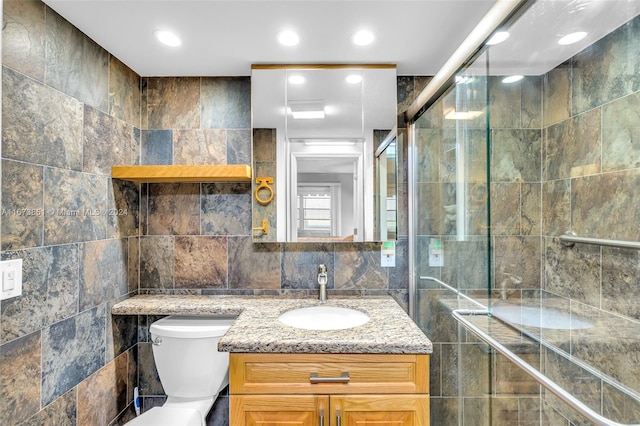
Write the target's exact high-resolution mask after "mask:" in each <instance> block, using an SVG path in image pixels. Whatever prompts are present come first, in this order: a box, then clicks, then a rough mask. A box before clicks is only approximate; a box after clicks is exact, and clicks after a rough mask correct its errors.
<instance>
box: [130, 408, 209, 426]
mask: <svg viewBox="0 0 640 426" xmlns="http://www.w3.org/2000/svg"><path fill="white" fill-rule="evenodd" d="M127 425H129V426H203V425H204V423H202V417H201V416H200V412H199V411H197V410H189V409H188V408H173V407H153V408H152V409H151V410H149V411H145V412H144V414H142V415H141V416H139V417H136V418H135V419H133V420H132V421H130V422H129V423H127Z"/></svg>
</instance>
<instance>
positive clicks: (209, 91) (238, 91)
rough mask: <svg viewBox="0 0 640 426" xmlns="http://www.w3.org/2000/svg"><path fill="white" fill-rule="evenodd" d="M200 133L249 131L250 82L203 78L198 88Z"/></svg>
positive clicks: (233, 79)
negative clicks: (232, 130)
mask: <svg viewBox="0 0 640 426" xmlns="http://www.w3.org/2000/svg"><path fill="white" fill-rule="evenodd" d="M200 90H201V93H202V98H201V107H200V114H201V117H202V126H201V128H203V129H249V128H250V127H251V78H250V77H215V78H214V77H203V78H202V86H201V89H200Z"/></svg>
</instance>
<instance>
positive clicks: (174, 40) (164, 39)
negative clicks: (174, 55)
mask: <svg viewBox="0 0 640 426" xmlns="http://www.w3.org/2000/svg"><path fill="white" fill-rule="evenodd" d="M153 35H154V36H156V38H157V39H158V41H159V42H160V43H162V44H164V45H166V46H171V47H177V46H180V45H181V44H182V41H181V40H180V38H179V37H178V36H177V35H175V34H174V33H172V32H171V31H166V30H156V31H154V32H153Z"/></svg>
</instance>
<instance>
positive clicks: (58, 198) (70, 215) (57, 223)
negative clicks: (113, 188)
mask: <svg viewBox="0 0 640 426" xmlns="http://www.w3.org/2000/svg"><path fill="white" fill-rule="evenodd" d="M106 196H107V178H106V177H101V176H97V175H91V174H86V173H80V172H75V171H69V170H63V169H54V168H50V167H45V169H44V242H45V244H47V245H49V244H65V243H72V242H76V241H90V240H98V239H103V238H105V237H106V228H107V218H106V215H98V214H94V212H104V211H105V210H106Z"/></svg>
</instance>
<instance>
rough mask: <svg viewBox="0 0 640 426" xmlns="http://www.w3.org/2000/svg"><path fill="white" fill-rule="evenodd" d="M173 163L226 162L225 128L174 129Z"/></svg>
mask: <svg viewBox="0 0 640 426" xmlns="http://www.w3.org/2000/svg"><path fill="white" fill-rule="evenodd" d="M173 155H174V158H173V164H189V165H191V164H227V133H226V131H225V130H220V129H215V130H175V131H174V132H173Z"/></svg>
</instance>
